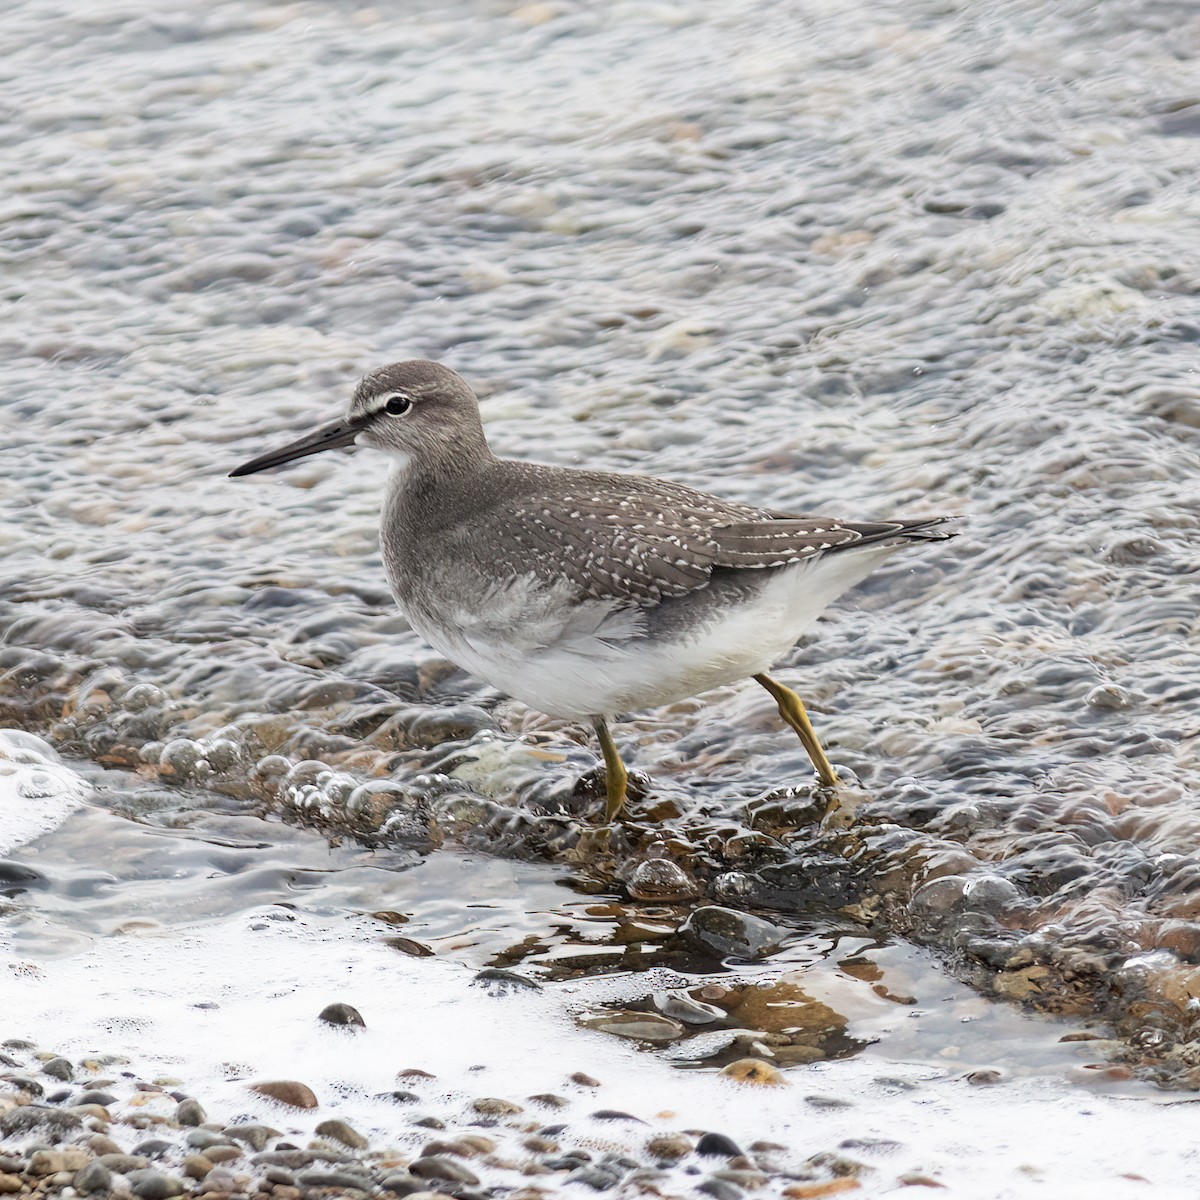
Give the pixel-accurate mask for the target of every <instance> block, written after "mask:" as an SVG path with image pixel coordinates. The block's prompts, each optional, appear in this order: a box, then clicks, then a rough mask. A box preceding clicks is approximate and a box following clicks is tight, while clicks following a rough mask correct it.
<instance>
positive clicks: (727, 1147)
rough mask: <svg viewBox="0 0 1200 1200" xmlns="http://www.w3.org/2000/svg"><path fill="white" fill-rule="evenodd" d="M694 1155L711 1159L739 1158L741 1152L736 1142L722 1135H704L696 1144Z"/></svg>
mask: <svg viewBox="0 0 1200 1200" xmlns="http://www.w3.org/2000/svg"><path fill="white" fill-rule="evenodd" d="M696 1153H697V1154H702V1155H705V1156H712V1157H713V1158H739V1157H740V1156H741V1153H742V1152H741V1150H740V1149H739V1148H738V1144H737V1142H735V1141H734V1140H733V1139H732V1138H728V1137H726V1136H725V1135H724V1134H723V1133H706V1134H705V1135H704V1136H703V1137H702V1138H701V1139H700V1140H699V1141H698V1142H697V1143H696Z"/></svg>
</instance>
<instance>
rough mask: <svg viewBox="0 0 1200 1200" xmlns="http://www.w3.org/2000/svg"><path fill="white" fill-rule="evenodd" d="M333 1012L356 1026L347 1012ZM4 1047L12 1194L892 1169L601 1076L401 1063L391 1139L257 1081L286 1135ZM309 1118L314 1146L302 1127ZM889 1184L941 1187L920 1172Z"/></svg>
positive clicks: (430, 1191)
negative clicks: (485, 1073) (492, 1083)
mask: <svg viewBox="0 0 1200 1200" xmlns="http://www.w3.org/2000/svg"><path fill="white" fill-rule="evenodd" d="M331 1007H332V1008H336V1009H341V1010H346V1009H347V1008H348V1006H344V1005H340V1006H331ZM349 1011H350V1012H351V1013H352V1012H353V1010H349ZM327 1013H328V1015H326V1020H332V1021H346V1020H348V1019H349V1024H348V1025H347V1028H349V1029H352V1028H353V1018H352V1017H351V1018H347V1016H346V1014H345V1012H341V1013H338V1012H329V1010H327ZM2 1045H3V1049H2V1050H0V1195H12V1196H43V1195H47V1194H54V1195H62V1196H72V1195H75V1196H112V1197H116V1198H118V1200H119V1198H121V1197H140V1198H142V1200H171V1198H172V1197H176V1196H183V1197H197V1198H203V1200H234V1198H236V1197H274V1198H275V1200H326V1198H328V1200H332V1198H333V1197H339V1198H341V1197H345V1198H346V1200H357V1198H359V1197H367V1196H380V1197H388V1196H397V1197H400V1196H412V1197H427V1196H435V1195H440V1196H445V1195H449V1196H454V1197H456V1198H457V1200H473V1198H476V1197H494V1196H504V1197H506V1198H507V1200H541V1198H542V1197H545V1196H548V1195H554V1194H558V1189H559V1188H561V1187H562V1185H564V1184H579V1185H582V1186H583V1187H584V1188H587V1189H590V1190H591V1191H594V1192H596V1193H604V1192H620V1193H621V1194H623V1195H624V1194H641V1193H646V1194H651V1195H657V1196H664V1197H667V1196H693V1195H695V1196H707V1197H713V1198H715V1200H739V1198H740V1197H741V1196H743V1195H745V1194H747V1193H749V1192H754V1193H756V1194H759V1195H776V1196H785V1197H789V1198H793V1200H803V1198H817V1197H822V1196H831V1195H835V1194H839V1193H842V1192H848V1191H854V1190H856V1189H858V1188H859V1186H860V1177H867V1176H872V1175H877V1173H878V1171H879V1170H880V1167H879V1165H878V1164H876V1165H871V1164H870V1163H868V1162H865V1161H862V1159H863V1158H864V1157H868V1156H870V1155H871V1154H872V1153H874V1154H876V1156H878V1155H879V1153H880V1152H883V1153H884V1155H885V1156H886V1150H887V1147H886V1146H879V1145H872V1144H871V1143H870V1140H869V1139H867V1140H865V1141H862V1142H861V1143H860V1144H858V1145H853V1146H852V1145H843V1146H833V1147H831V1148H830V1149H829V1150H828V1151H824V1152H821V1153H817V1154H809V1155H808V1156H807V1157H805V1158H803V1160H798V1159H797V1156H796V1155H795V1153H794V1152H793V1151H792V1150H789V1148H787V1147H785V1146H783V1145H781V1144H779V1143H776V1142H771V1141H765V1140H764V1141H756V1142H753V1143H750V1144H748V1145H746V1146H739V1145H738V1144H737V1143H736V1142H735V1141H734V1140H733V1139H732V1138H730V1137H729V1136H728V1135H726V1134H725V1133H723V1132H721V1131H720V1130H715V1129H714V1130H697V1129H672V1128H670V1127H669V1124H668V1125H667V1126H666V1127H664V1121H663V1114H650V1113H647V1114H645V1115H638V1114H635V1113H629V1112H623V1111H618V1110H615V1109H611V1108H606V1107H605V1098H604V1086H603V1084H602V1082H601V1081H600V1080H597V1079H595V1078H593V1077H591V1076H589V1075H587V1074H585V1073H583V1072H567V1073H564V1075H563V1079H562V1089H561V1092H546V1093H539V1094H536V1095H532V1096H521V1097H517V1098H508V1097H500V1096H489V1095H471V1094H466V1093H463V1092H461V1091H458V1090H449V1091H448V1090H447V1088H446V1085H445V1084H444V1083H442V1082H440V1081H439V1080H438V1079H437V1077H436V1076H435V1075H434V1074H432V1073H430V1072H427V1071H425V1070H423V1069H418V1068H409V1069H402V1070H401V1071H399V1072H398V1074H397V1078H396V1089H395V1091H394V1092H392V1093H391V1094H390V1096H388V1097H386V1099H389V1100H390V1101H391V1103H392V1104H394V1106H395V1119H394V1122H393V1123H392V1124H391V1127H390V1128H389V1129H387V1130H386V1131H384V1132H379V1131H367V1132H363V1131H360V1130H358V1129H356V1128H354V1127H353V1126H352V1125H351V1124H350V1123H348V1122H346V1121H345V1120H342V1119H340V1118H339V1117H337V1116H335V1115H330V1116H326V1117H321V1116H320V1113H321V1109H322V1107H323V1106H322V1105H321V1104H320V1102H319V1100H318V1098H317V1097H316V1096H315V1095H314V1093H313V1091H312V1090H311V1089H310V1088H309V1087H308V1086H307V1085H305V1084H304V1083H302V1082H299V1081H295V1080H258V1081H254V1080H251V1081H247V1083H246V1085H245V1088H246V1098H247V1102H248V1104H249V1102H251V1101H254V1102H255V1104H256V1106H257V1107H261V1104H259V1102H260V1101H261V1099H262V1098H264V1097H265V1098H268V1099H269V1100H270V1101H272V1102H273V1104H272V1111H274V1112H275V1113H277V1117H276V1120H275V1124H271V1123H269V1122H268V1121H266V1120H262V1119H260V1118H257V1117H255V1116H254V1115H251V1114H247V1113H243V1114H233V1115H229V1116H226V1117H224V1118H215V1119H214V1118H211V1117H210V1115H209V1112H208V1105H207V1104H206V1102H205V1101H204V1100H203V1099H202V1098H199V1097H195V1096H193V1095H190V1094H189V1089H188V1087H187V1084H186V1082H185V1081H183V1080H179V1079H165V1078H158V1079H153V1080H148V1079H144V1078H142V1077H141V1075H140V1073H139V1071H138V1068H137V1064H136V1063H134V1062H131V1061H129V1060H128V1059H127V1058H125V1057H122V1056H119V1055H105V1054H97V1055H95V1056H93V1057H89V1058H86V1059H81V1060H79V1061H75V1062H72V1061H70V1060H68V1059H67V1058H65V1057H62V1056H59V1055H54V1054H52V1053H50V1052H47V1051H41V1050H39V1049H38V1048H37V1047H36V1046H34V1045H33V1044H32V1043H30V1042H27V1041H23V1040H20V1039H10V1040H8V1041H5V1042H4V1043H3V1044H2ZM726 1074H727V1075H728V1076H729V1077H730V1078H732V1079H736V1080H740V1081H742V1086H744V1087H746V1088H756V1087H763V1086H786V1081H785V1080H784V1079H783V1077H781V1076H780V1075H779V1072H778V1071H776V1070H775V1068H773V1067H772V1066H771V1065H770V1064H768V1063H766V1062H757V1063H756V1062H754V1061H749V1062H745V1061H744V1062H743V1063H741V1064H735V1065H734V1067H731V1068H726ZM909 1086H915V1085H909ZM797 1103H798V1104H799V1105H803V1104H804V1103H808V1104H809V1105H813V1106H819V1105H820V1104H821V1103H835V1101H833V1100H832V1099H828V1100H827V1099H825V1098H822V1097H819V1096H812V1097H807V1098H801V1097H800V1096H797ZM334 1107H336V1105H335V1106H334ZM302 1117H307V1118H309V1120H307V1121H305V1122H303V1123H304V1124H306V1125H309V1126H310V1128H311V1132H309V1133H307V1134H301V1133H299V1132H298V1130H299V1128H300V1122H299V1118H302ZM317 1117H319V1118H320V1119H317V1120H316V1121H315V1124H313V1123H312V1118H317ZM652 1121H653V1124H651V1122H652ZM277 1126H278V1127H277ZM597 1131H601V1132H599V1133H598V1132H597ZM890 1183H891V1184H892V1185H893V1186H899V1185H914V1186H916V1185H925V1186H940V1185H938V1184H937V1182H936V1180H934V1179H932V1178H927V1177H924V1176H919V1175H900V1176H898V1177H895V1178H892V1179H891V1180H890ZM579 1194H586V1193H584V1192H580V1193H579Z"/></svg>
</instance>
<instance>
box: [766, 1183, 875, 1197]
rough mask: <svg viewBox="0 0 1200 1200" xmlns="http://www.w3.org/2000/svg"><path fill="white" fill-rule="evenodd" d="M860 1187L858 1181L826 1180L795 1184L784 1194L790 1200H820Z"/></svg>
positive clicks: (786, 1188) (784, 1191)
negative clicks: (820, 1199) (822, 1197)
mask: <svg viewBox="0 0 1200 1200" xmlns="http://www.w3.org/2000/svg"><path fill="white" fill-rule="evenodd" d="M860 1186H861V1185H860V1184H859V1182H858V1180H857V1179H826V1180H825V1181H824V1182H822V1183H794V1184H792V1186H791V1187H785V1188H784V1189H783V1194H784V1195H785V1196H787V1197H788V1200H819V1197H821V1196H836V1195H837V1194H838V1193H839V1192H852V1191H853V1190H854V1189H855V1188H857V1187H860Z"/></svg>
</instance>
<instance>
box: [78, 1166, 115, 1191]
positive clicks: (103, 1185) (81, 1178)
mask: <svg viewBox="0 0 1200 1200" xmlns="http://www.w3.org/2000/svg"><path fill="white" fill-rule="evenodd" d="M74 1185H75V1190H76V1191H77V1192H79V1193H80V1195H83V1196H86V1195H87V1194H88V1193H89V1192H107V1191H108V1190H109V1188H110V1187H111V1186H112V1172H111V1171H110V1170H109V1169H108V1168H107V1167H106V1166H105V1165H104V1164H103V1163H102V1162H99V1161H98V1160H96V1159H93V1160H92V1161H91V1162H90V1163H88V1165H87V1166H86V1167H82V1168H81V1169H80V1170H78V1171H76V1172H75V1179H74Z"/></svg>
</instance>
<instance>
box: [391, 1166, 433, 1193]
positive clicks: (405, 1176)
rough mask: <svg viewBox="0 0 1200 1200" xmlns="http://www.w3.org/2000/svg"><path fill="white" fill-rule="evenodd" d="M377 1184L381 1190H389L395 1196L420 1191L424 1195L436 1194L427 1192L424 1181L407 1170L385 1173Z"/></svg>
mask: <svg viewBox="0 0 1200 1200" xmlns="http://www.w3.org/2000/svg"><path fill="white" fill-rule="evenodd" d="M379 1186H380V1188H381V1189H382V1190H383V1191H385V1192H391V1193H392V1194H393V1195H396V1196H416V1195H418V1194H421V1193H424V1194H426V1195H434V1194H436V1193H429V1192H427V1190H426V1187H425V1183H424V1181H423V1180H420V1179H418V1178H417V1177H416V1176H415V1175H413V1174H411V1173H410V1172H408V1171H395V1172H393V1173H392V1174H391V1175H385V1176H384V1177H383V1180H382V1181H381V1182H380V1184H379Z"/></svg>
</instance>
